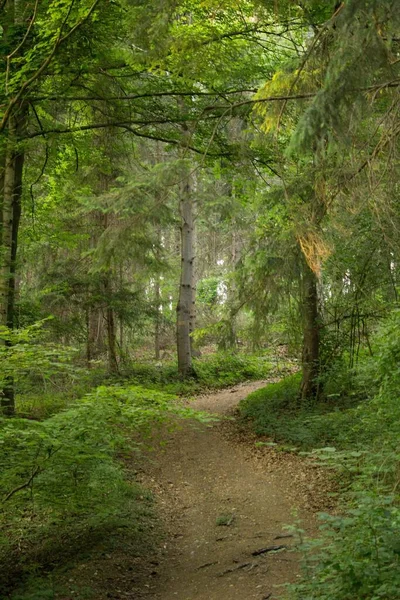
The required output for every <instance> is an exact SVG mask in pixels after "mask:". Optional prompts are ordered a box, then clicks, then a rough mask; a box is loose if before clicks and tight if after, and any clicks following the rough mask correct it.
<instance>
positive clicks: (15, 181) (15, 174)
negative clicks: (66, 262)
mask: <svg viewBox="0 0 400 600" xmlns="http://www.w3.org/2000/svg"><path fill="white" fill-rule="evenodd" d="M25 116H26V109H25V108H24V107H20V108H19V114H18V118H16V117H15V115H13V116H12V117H11V118H10V122H9V130H8V143H7V149H6V154H5V164H4V171H3V175H2V177H1V179H2V181H3V194H2V207H1V208H2V210H1V213H2V214H1V259H0V324H1V325H3V326H6V327H8V328H9V329H14V326H15V275H16V260H17V249H18V231H19V223H20V217H21V194H22V175H23V166H24V152H23V151H22V150H21V149H19V148H18V141H19V134H20V132H21V130H22V128H23V126H24V122H25ZM3 343H7V342H3ZM0 404H1V408H2V411H3V413H4V414H8V415H13V414H14V412H15V399H14V383H13V381H12V379H10V380H9V381H8V382H7V384H6V385H5V387H4V388H3V390H2V394H1V401H0Z"/></svg>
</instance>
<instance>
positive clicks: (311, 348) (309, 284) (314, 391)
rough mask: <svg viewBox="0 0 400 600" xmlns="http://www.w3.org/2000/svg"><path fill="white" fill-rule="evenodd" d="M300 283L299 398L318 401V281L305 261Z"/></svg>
mask: <svg viewBox="0 0 400 600" xmlns="http://www.w3.org/2000/svg"><path fill="white" fill-rule="evenodd" d="M302 283H303V320H304V337H303V355H302V369H303V378H302V383H301V398H302V399H303V400H304V399H306V398H315V399H318V395H319V392H320V389H319V388H320V386H319V383H318V376H319V373H320V332H319V304H318V279H317V276H316V274H315V273H314V272H313V271H312V270H311V269H310V267H309V266H308V264H307V263H306V262H305V261H304V269H303V282H302Z"/></svg>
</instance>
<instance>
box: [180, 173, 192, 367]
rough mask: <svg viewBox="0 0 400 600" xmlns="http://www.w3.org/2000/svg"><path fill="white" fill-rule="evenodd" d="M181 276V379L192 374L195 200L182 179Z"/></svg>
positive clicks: (188, 181)
mask: <svg viewBox="0 0 400 600" xmlns="http://www.w3.org/2000/svg"><path fill="white" fill-rule="evenodd" d="M179 208H180V215H181V227H180V231H181V275H180V286H179V298H178V305H177V308H176V313H177V335H176V339H177V350H178V370H179V373H180V375H181V377H183V378H185V377H190V376H193V375H194V369H193V362H192V351H193V348H192V340H191V333H192V332H193V331H194V327H195V319H196V287H195V270H194V269H195V199H194V196H193V193H192V190H191V185H190V180H189V178H188V177H186V179H185V182H184V184H183V186H182V192H181V199H180V206H179Z"/></svg>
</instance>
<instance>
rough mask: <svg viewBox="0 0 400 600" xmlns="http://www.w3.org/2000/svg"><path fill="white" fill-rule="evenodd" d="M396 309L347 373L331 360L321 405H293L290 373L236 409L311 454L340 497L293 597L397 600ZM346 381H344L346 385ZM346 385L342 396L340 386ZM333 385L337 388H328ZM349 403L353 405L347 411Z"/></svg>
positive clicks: (399, 424) (399, 387) (399, 413)
mask: <svg viewBox="0 0 400 600" xmlns="http://www.w3.org/2000/svg"><path fill="white" fill-rule="evenodd" d="M399 319H400V315H399V311H398V310H395V311H394V312H393V314H392V315H391V317H390V319H388V321H387V322H386V323H385V324H384V325H383V326H382V327H381V329H380V331H379V332H378V334H377V335H376V336H375V339H374V340H373V343H372V348H373V350H374V356H373V357H370V356H368V357H367V356H364V357H363V359H362V363H361V364H360V365H359V368H358V372H357V373H356V374H354V372H353V373H351V372H349V370H347V371H346V368H345V366H344V364H343V363H338V364H337V365H336V367H335V368H332V369H331V371H330V375H329V376H330V379H329V378H328V376H327V380H326V385H325V389H329V390H330V392H331V393H330V394H329V395H328V397H327V398H326V402H325V403H322V404H321V405H319V406H317V407H316V406H310V407H309V408H308V409H307V408H306V407H304V406H300V405H299V404H298V402H296V385H295V383H296V376H295V377H293V378H290V379H289V380H284V381H283V382H281V383H280V384H275V385H271V386H269V387H267V388H264V389H262V390H259V391H258V392H255V393H253V394H251V395H250V396H249V397H248V398H247V399H246V400H245V401H244V402H243V403H242V407H241V411H242V414H243V415H244V416H246V417H249V418H250V419H252V421H253V423H254V427H255V428H256V429H257V431H258V432H259V433H262V434H266V435H273V436H275V438H276V439H278V440H279V441H281V442H282V443H288V442H290V443H291V444H293V443H294V444H296V446H297V447H305V448H318V447H319V449H317V450H313V452H312V455H313V456H314V457H317V458H318V461H319V463H320V464H321V465H323V466H325V467H328V468H330V469H333V470H334V471H335V472H336V474H337V476H338V477H339V480H340V481H341V482H342V484H343V489H344V490H346V493H345V495H344V500H345V505H344V506H342V510H341V513H342V514H340V515H334V516H332V515H322V516H321V518H322V526H321V530H320V534H321V537H320V538H319V539H317V540H307V541H306V542H305V543H304V544H303V546H302V547H303V550H304V553H305V562H304V578H303V580H302V581H301V582H299V583H296V584H294V585H291V586H289V596H290V598H292V599H295V600H304V598H307V599H309V600H317V599H318V600H336V599H337V598H340V599H341V600H342V599H343V600H356V599H359V600H361V599H363V600H364V599H367V598H368V599H377V600H378V599H379V598H382V599H385V600H386V599H387V600H397V598H398V590H399V588H400V559H399V557H400V510H399V506H400V496H399V465H400V455H399V450H398V440H399V437H400V408H399V402H398V398H399V395H400V379H399V370H398V358H399V356H400V354H399V348H400V342H399V337H398V329H399ZM350 376H351V378H350ZM347 378H348V380H349V382H350V381H351V394H350V396H349V395H347V396H346V393H344V392H345V391H346V390H345V386H344V385H343V383H344V382H345V381H346V379H347ZM335 385H336V390H335ZM355 400H357V402H358V403H357V404H355V403H354V402H355Z"/></svg>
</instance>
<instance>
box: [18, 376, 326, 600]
mask: <svg viewBox="0 0 400 600" xmlns="http://www.w3.org/2000/svg"><path fill="white" fill-rule="evenodd" d="M271 381H272V380H271ZM274 381H276V379H274ZM267 383H269V382H268V381H260V382H251V383H243V384H239V385H236V386H235V387H234V388H230V389H225V390H223V391H219V392H214V393H212V394H208V395H204V396H199V397H197V398H196V399H195V400H194V401H193V402H191V403H190V406H191V407H192V408H195V409H196V410H200V411H206V412H209V413H214V414H217V415H219V416H220V417H221V418H220V420H218V421H213V422H211V423H207V424H205V423H200V422H198V421H194V422H190V421H183V422H179V423H176V424H175V426H174V427H173V428H172V431H171V428H165V429H164V430H162V431H158V433H156V434H154V439H152V440H150V443H149V445H152V446H153V447H154V450H153V451H152V452H151V451H149V452H148V453H147V454H146V455H145V456H142V458H139V459H138V457H137V455H135V454H132V455H131V456H129V455H127V456H125V457H124V463H125V466H126V469H127V475H128V477H129V478H130V479H131V480H132V483H133V484H134V485H135V482H136V481H137V480H139V484H141V486H142V487H141V490H142V491H140V490H139V491H138V494H139V495H138V496H137V498H136V500H135V502H134V505H133V506H134V507H135V508H134V511H136V513H135V514H133V515H131V519H132V526H130V525H129V523H128V524H125V525H123V526H122V527H120V528H116V529H115V531H112V530H110V532H109V535H103V536H102V535H101V532H99V534H100V537H99V539H98V540H97V539H96V538H95V537H93V535H92V540H91V543H88V542H85V541H83V542H82V540H75V539H73V538H71V539H70V540H65V541H64V542H63V544H62V545H63V548H64V550H65V551H66V552H67V554H69V555H70V554H73V549H74V548H75V552H76V556H75V559H74V560H72V562H71V561H67V560H65V561H64V566H62V564H61V563H60V561H59V560H58V559H57V563H58V566H57V568H56V569H54V570H53V571H52V573H51V582H52V583H51V586H52V590H53V591H52V592H51V593H49V595H48V596H47V595H41V594H40V593H39V595H38V596H35V595H28V596H18V595H17V596H12V598H13V600H14V598H18V600H20V598H23V599H24V600H25V598H29V600H31V598H35V600H36V598H40V599H42V598H46V599H47V598H53V599H54V598H56V599H57V600H107V599H113V600H114V599H115V600H117V599H118V600H124V599H125V600H251V599H254V600H266V599H267V598H268V599H269V598H270V599H271V600H272V599H273V598H278V597H279V596H280V594H282V587H279V586H280V585H281V584H284V583H287V582H290V581H294V580H295V579H296V577H298V576H299V572H300V556H299V553H298V552H296V551H295V550H294V546H295V545H296V542H297V539H296V535H293V536H292V532H288V530H287V529H285V526H287V525H289V526H290V525H293V524H295V523H297V524H298V523H299V522H300V527H301V528H302V529H304V530H305V532H306V534H314V533H315V532H316V530H317V519H316V515H317V512H319V511H320V510H324V511H329V510H330V509H331V508H332V497H331V495H330V493H329V492H330V491H331V490H332V482H331V481H330V480H329V477H328V475H327V472H326V471H323V470H321V469H320V468H318V466H316V465H314V464H313V463H312V462H311V461H310V460H309V459H307V458H305V457H302V456H299V455H298V454H295V453H293V452H286V451H282V449H281V450H280V451H279V449H278V447H270V446H266V445H264V446H263V445H259V444H258V443H259V442H260V438H258V437H256V436H255V435H254V434H253V433H251V431H250V430H249V429H248V428H246V427H244V426H242V425H240V422H239V421H238V420H236V419H235V418H231V419H225V418H224V417H225V416H228V417H232V416H234V413H235V410H236V408H237V405H238V403H239V402H240V400H242V399H243V398H245V397H246V396H247V395H248V394H249V393H250V392H252V391H254V390H256V389H258V388H260V387H262V386H265V385H266V384H267ZM261 441H262V440H261ZM138 461H139V464H138ZM146 489H147V490H150V491H151V493H152V495H153V498H154V500H155V507H154V506H153V507H151V503H149V498H148V496H147V494H146V492H145V491H143V490H146ZM154 508H155V511H154ZM129 511H130V508H129V507H127V514H128V515H129ZM154 513H156V516H155V515H154ZM280 546H283V548H280V549H279V550H277V551H271V548H274V547H280ZM78 547H81V551H79V552H78ZM82 549H83V550H84V551H83V552H82ZM38 586H39V588H40V589H41V590H43V589H44V588H43V583H41V582H40V581H39V582H38Z"/></svg>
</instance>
